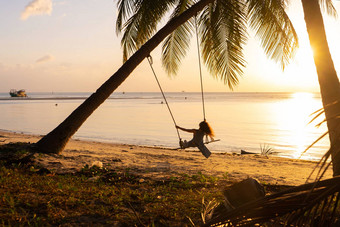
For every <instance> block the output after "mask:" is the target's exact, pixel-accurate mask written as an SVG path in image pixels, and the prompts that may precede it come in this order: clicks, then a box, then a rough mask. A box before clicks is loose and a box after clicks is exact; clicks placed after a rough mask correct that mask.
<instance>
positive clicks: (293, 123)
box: [277, 92, 320, 158]
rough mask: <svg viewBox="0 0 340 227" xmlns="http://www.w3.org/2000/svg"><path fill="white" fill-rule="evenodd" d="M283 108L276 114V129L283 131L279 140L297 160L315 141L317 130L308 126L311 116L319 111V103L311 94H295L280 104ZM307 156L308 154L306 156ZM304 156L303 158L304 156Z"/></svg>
mask: <svg viewBox="0 0 340 227" xmlns="http://www.w3.org/2000/svg"><path fill="white" fill-rule="evenodd" d="M282 105H283V106H284V108H282V109H280V110H279V111H278V112H277V114H278V115H277V117H278V119H277V127H278V129H279V130H283V131H285V134H286V135H285V137H283V138H281V140H284V141H285V143H286V144H287V147H289V149H292V151H293V152H294V153H293V157H294V158H299V157H300V155H301V154H302V152H303V151H304V150H305V149H306V148H307V147H308V146H309V145H310V144H312V142H313V141H314V140H315V139H316V138H314V133H316V131H317V129H316V128H315V127H314V124H309V121H310V120H311V114H312V113H313V112H314V111H316V110H317V109H319V107H320V103H319V102H318V100H317V99H316V98H315V97H314V94H313V93H307V92H297V93H293V94H291V98H290V99H287V100H285V101H284V103H282ZM306 155H307V156H308V154H306ZM306 155H305V156H306Z"/></svg>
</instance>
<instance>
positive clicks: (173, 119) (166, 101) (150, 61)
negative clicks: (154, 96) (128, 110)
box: [147, 55, 182, 141]
mask: <svg viewBox="0 0 340 227" xmlns="http://www.w3.org/2000/svg"><path fill="white" fill-rule="evenodd" d="M147 59H148V62H149V65H150V67H151V70H152V72H153V75H154V77H155V79H156V81H157V84H158V87H159V89H160V90H161V93H162V96H163V99H164V101H165V103H166V106H167V107H168V110H169V113H170V115H171V118H172V121H173V122H174V124H175V128H176V131H177V136H178V139H179V140H180V141H182V139H181V136H180V135H179V131H178V128H177V127H176V126H177V124H176V121H175V118H174V115H173V114H172V112H171V109H170V106H169V103H168V100H167V99H166V97H165V94H164V92H163V89H162V86H161V84H160V82H159V80H158V77H157V75H156V72H155V70H154V68H153V66H152V64H153V60H152V57H151V55H149V56H148V57H147Z"/></svg>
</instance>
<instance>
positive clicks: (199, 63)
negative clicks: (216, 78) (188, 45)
mask: <svg viewBox="0 0 340 227" xmlns="http://www.w3.org/2000/svg"><path fill="white" fill-rule="evenodd" d="M195 29H196V44H197V56H198V67H199V72H200V81H201V95H202V108H203V119H204V121H206V118H205V105H204V92H203V76H202V66H201V54H200V45H199V41H198V29H197V15H195Z"/></svg>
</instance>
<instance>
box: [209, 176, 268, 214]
mask: <svg viewBox="0 0 340 227" xmlns="http://www.w3.org/2000/svg"><path fill="white" fill-rule="evenodd" d="M223 195H224V202H223V203H221V204H220V205H218V206H217V207H216V208H214V210H213V212H212V214H211V215H210V217H206V218H207V219H210V218H214V217H217V216H219V215H220V214H223V213H224V212H229V211H232V210H234V209H236V208H238V207H240V206H242V205H244V204H246V203H249V202H251V201H254V200H256V199H259V198H262V197H264V196H265V190H264V187H263V186H262V185H261V184H260V183H259V182H258V181H257V180H255V179H254V178H248V179H246V180H243V181H241V182H238V183H236V184H233V185H232V186H230V187H227V188H226V189H225V190H224V191H223Z"/></svg>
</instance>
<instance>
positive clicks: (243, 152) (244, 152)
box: [241, 150, 256, 154]
mask: <svg viewBox="0 0 340 227" xmlns="http://www.w3.org/2000/svg"><path fill="white" fill-rule="evenodd" d="M241 154H256V153H254V152H249V151H245V150H241Z"/></svg>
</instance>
